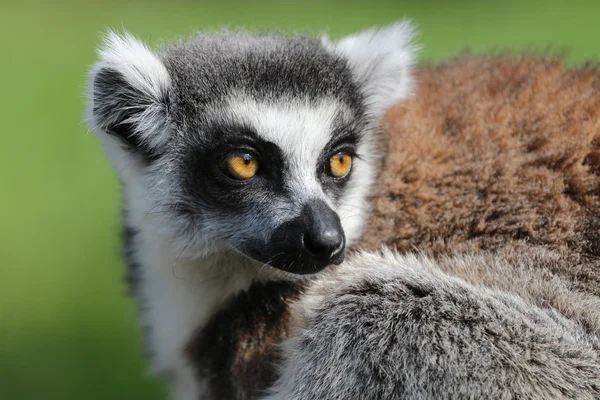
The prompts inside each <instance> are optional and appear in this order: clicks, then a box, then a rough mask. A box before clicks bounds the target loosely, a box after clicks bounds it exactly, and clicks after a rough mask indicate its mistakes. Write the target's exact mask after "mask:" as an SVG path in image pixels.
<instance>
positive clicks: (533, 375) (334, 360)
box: [268, 253, 600, 400]
mask: <svg viewBox="0 0 600 400" xmlns="http://www.w3.org/2000/svg"><path fill="white" fill-rule="evenodd" d="M442 263H443V264H444V266H445V268H446V269H448V270H450V271H452V270H454V269H462V268H464V267H465V266H468V267H469V268H482V266H483V268H487V267H490V266H492V268H493V269H494V270H496V271H504V272H505V273H510V272H511V271H513V270H514V269H515V267H514V266H513V265H512V264H511V263H510V262H507V261H506V260H505V259H504V258H502V257H500V258H499V259H494V258H486V257H467V258H463V257H460V256H457V257H452V258H444V260H443V261H442ZM523 263H524V264H522V265H520V266H519V268H528V267H531V266H530V265H527V264H526V262H525V261H524V260H523ZM536 283H537V284H540V285H541V284H542V283H541V282H540V281H537V282H536ZM574 300H575V299H574ZM588 305H590V306H591V305H593V304H591V303H589V304H588ZM548 306H549V305H546V306H545V307H543V308H542V307H538V306H536V305H534V304H532V303H528V302H526V301H524V300H523V299H521V298H519V297H518V296H515V295H513V294H510V293H508V292H505V291H502V290H493V289H489V288H487V287H485V286H474V285H471V284H468V283H466V282H465V281H463V280H462V279H459V278H456V277H453V276H451V275H448V274H445V273H443V272H441V271H440V270H439V265H438V264H437V263H436V262H434V261H432V260H431V259H429V258H427V257H422V256H414V255H408V256H403V257H402V256H394V255H392V254H391V253H385V254H383V255H379V254H370V253H366V254H362V255H359V256H355V257H354V258H353V259H352V260H351V261H349V262H347V263H345V264H344V265H343V267H341V268H336V270H335V271H333V272H326V273H324V274H323V276H321V277H320V278H318V279H317V280H316V281H315V282H313V284H312V285H311V286H310V287H309V289H308V290H307V292H306V293H305V294H304V295H303V296H302V297H301V300H300V301H299V302H298V303H297V304H296V310H297V313H298V317H297V319H298V322H297V324H298V328H297V329H298V331H297V332H296V334H295V335H294V336H293V338H292V339H290V340H288V341H287V342H286V343H285V345H284V354H285V359H286V362H285V363H284V365H285V367H284V369H283V371H282V376H281V379H280V382H279V384H278V385H277V386H276V387H275V388H274V389H273V391H274V393H275V394H274V395H273V396H271V397H268V399H269V400H276V399H277V400H279V399H282V400H283V399H288V400H296V399H298V400H300V399H340V400H341V399H373V400H376V399H431V398H454V399H459V398H474V399H479V398H490V399H512V398H519V399H558V398H570V399H590V400H592V399H596V398H598V396H600V351H599V346H600V340H599V338H598V336H597V335H596V334H594V333H590V332H588V331H586V329H585V328H584V327H582V326H581V325H580V324H578V323H577V322H576V321H573V320H569V319H567V318H565V317H564V316H563V315H561V314H560V313H559V312H557V311H556V310H555V309H553V308H551V307H548ZM595 306H596V309H595V310H593V312H594V313H595V316H594V322H595V323H596V324H597V323H598V322H599V321H600V311H599V309H598V308H597V307H598V306H600V301H598V299H596V301H595ZM589 311H592V310H589Z"/></svg>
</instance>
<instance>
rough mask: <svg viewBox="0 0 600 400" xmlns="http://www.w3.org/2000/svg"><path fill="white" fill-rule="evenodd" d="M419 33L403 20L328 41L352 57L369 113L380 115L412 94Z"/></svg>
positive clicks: (342, 53) (350, 62) (357, 79)
mask: <svg viewBox="0 0 600 400" xmlns="http://www.w3.org/2000/svg"><path fill="white" fill-rule="evenodd" d="M415 36H416V31H415V28H414V27H413V25H412V23H410V22H409V21H400V22H397V23H395V24H393V25H390V26H388V27H385V28H382V29H375V28H372V29H368V30H366V31H363V32H359V33H356V34H353V35H350V36H347V37H345V38H343V39H341V40H339V41H338V42H336V43H333V44H327V43H326V42H324V44H325V45H326V46H327V47H329V48H330V49H331V50H333V51H334V52H335V53H337V54H339V55H341V56H342V57H344V58H346V59H347V60H348V62H349V64H350V67H351V68H352V71H353V74H354V78H355V79H356V81H357V82H358V83H359V84H360V85H361V86H362V91H363V94H364V95H365V97H366V100H367V105H368V109H369V112H370V113H371V114H372V115H374V116H376V117H379V116H380V115H381V114H382V113H383V112H384V111H385V110H386V109H387V108H388V107H390V106H392V105H394V104H396V103H397V102H398V101H400V100H402V99H404V98H406V97H407V96H408V95H409V94H410V91H411V89H412V84H413V82H412V76H411V72H412V68H413V65H414V64H415V61H416V53H417V51H418V47H417V46H415V45H414V44H413V40H414V38H415Z"/></svg>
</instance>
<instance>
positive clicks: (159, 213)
mask: <svg viewBox="0 0 600 400" xmlns="http://www.w3.org/2000/svg"><path fill="white" fill-rule="evenodd" d="M413 36H414V31H413V28H412V27H411V25H410V23H408V22H399V23H396V24H394V25H391V26H389V27H387V28H384V29H381V30H375V29H371V30H367V31H364V32H360V33H357V34H354V35H350V36H348V37H345V38H343V39H341V40H339V41H331V40H329V39H328V38H326V37H322V38H318V39H317V38H310V37H304V36H284V35H278V34H251V33H245V32H219V33H207V34H199V35H197V36H194V37H192V38H190V39H189V40H184V41H181V42H176V43H172V44H168V45H164V46H162V47H161V48H160V49H159V50H156V51H153V50H151V49H150V48H148V47H147V46H146V45H145V44H143V43H142V42H140V41H139V40H138V39H136V38H134V37H133V36H131V35H129V34H123V35H118V34H116V33H112V32H110V33H108V34H107V35H106V37H105V40H104V43H103V45H102V46H101V47H100V49H99V50H98V55H99V61H98V62H97V63H96V64H95V65H94V67H93V69H92V71H91V74H90V79H89V86H88V96H89V102H88V106H87V120H88V124H89V127H90V128H91V129H92V130H93V131H94V132H95V133H96V134H97V136H98V137H99V138H100V139H101V141H102V142H103V144H104V146H105V148H106V153H107V154H108V156H109V158H110V159H111V161H112V163H113V165H114V168H115V169H116V171H117V173H118V176H119V179H120V181H121V183H122V187H123V219H124V226H125V235H124V249H125V255H126V259H127V264H128V273H127V277H128V282H129V284H130V289H131V292H132V293H133V294H134V295H135V297H136V298H137V300H138V302H139V311H140V314H141V320H142V323H143V325H144V326H145V327H146V328H147V337H146V344H147V349H148V351H149V353H150V355H151V358H152V362H153V366H154V368H155V370H156V371H157V372H159V373H162V374H164V375H166V376H168V377H169V378H170V379H171V380H172V388H173V389H172V390H173V398H176V399H198V398H203V397H202V396H205V395H206V391H207V388H206V386H207V385H206V382H205V381H203V380H202V379H197V377H196V373H195V371H193V370H192V368H191V367H190V365H189V364H188V363H187V362H186V359H185V357H184V355H183V353H184V352H185V351H186V348H187V346H188V343H189V341H190V340H191V338H192V337H193V335H194V332H196V331H198V330H199V329H201V328H202V327H203V326H204V324H205V323H206V321H207V320H208V319H209V318H211V317H212V316H213V315H214V313H215V311H216V310H217V309H218V308H219V307H220V306H222V305H223V304H224V303H225V302H226V301H227V300H228V299H230V298H231V297H232V296H234V295H235V294H237V293H239V292H241V291H243V290H245V289H247V288H249V287H250V285H251V284H252V283H255V282H261V281H264V282H270V281H289V280H298V279H305V277H304V278H303V276H306V275H310V274H314V273H316V272H319V271H321V270H322V269H324V268H326V267H327V266H329V265H333V264H339V263H340V262H341V261H342V260H343V258H344V253H345V249H346V248H347V247H348V246H349V245H351V244H352V242H353V241H354V240H355V239H357V238H358V237H359V235H360V232H361V226H362V224H363V221H364V220H365V217H366V213H367V208H368V203H367V202H366V197H367V196H368V195H369V194H370V191H371V184H372V181H373V177H374V169H375V163H376V162H377V159H378V157H379V149H378V147H377V144H376V143H377V141H376V136H377V129H376V128H377V124H378V121H379V120H380V118H381V116H382V114H383V112H384V111H385V110H386V108H388V107H389V106H391V105H393V104H395V103H397V102H398V101H400V100H402V99H403V98H405V97H406V96H408V95H409V94H410V91H411V86H412V82H411V67H412V65H413V62H414V60H415V47H414V46H413V45H412V44H411V41H412V39H413Z"/></svg>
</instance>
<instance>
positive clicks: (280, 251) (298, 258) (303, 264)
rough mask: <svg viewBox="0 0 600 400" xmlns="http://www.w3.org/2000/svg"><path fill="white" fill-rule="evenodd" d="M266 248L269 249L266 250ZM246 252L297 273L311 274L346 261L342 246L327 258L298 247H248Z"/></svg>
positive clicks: (259, 260) (282, 269) (271, 264)
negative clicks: (259, 248) (260, 248)
mask: <svg viewBox="0 0 600 400" xmlns="http://www.w3.org/2000/svg"><path fill="white" fill-rule="evenodd" d="M265 250H268V251H266V252H265ZM244 254H246V255H247V256H249V257H250V258H252V259H254V260H256V261H258V262H260V263H263V264H267V265H270V266H271V267H274V268H277V269H279V270H281V271H284V272H289V273H292V274H297V275H309V274H315V273H317V272H320V271H322V270H323V269H325V268H327V267H328V266H331V265H338V264H340V263H341V262H342V261H344V255H345V249H344V246H343V245H342V246H340V247H339V248H338V249H336V251H335V252H334V253H332V255H331V257H327V258H325V259H323V258H319V257H318V256H316V255H315V254H311V253H309V252H307V251H299V250H298V249H297V248H292V247H289V246H281V247H278V248H275V247H273V248H269V249H263V250H258V249H256V248H254V249H248V250H247V251H244Z"/></svg>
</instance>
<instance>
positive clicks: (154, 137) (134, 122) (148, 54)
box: [87, 31, 171, 152]
mask: <svg viewBox="0 0 600 400" xmlns="http://www.w3.org/2000/svg"><path fill="white" fill-rule="evenodd" d="M98 56H99V58H100V60H99V61H98V62H97V63H96V64H95V65H94V67H93V68H92V71H91V72H90V80H89V87H88V98H89V102H88V110H87V117H88V123H89V125H90V128H91V129H93V130H95V131H96V132H98V133H107V134H109V135H112V136H115V137H118V138H119V139H120V140H122V141H124V142H125V143H126V144H128V145H130V146H132V147H135V148H136V150H143V151H145V152H146V151H151V150H152V151H153V150H154V149H156V148H157V147H160V146H161V145H162V144H164V142H165V140H166V138H167V132H166V126H167V101H168V94H169V88H170V85H171V79H170V76H169V73H168V71H167V69H166V68H165V66H164V64H163V63H162V62H161V60H160V59H159V58H158V56H157V55H156V54H155V53H154V52H152V51H151V50H150V49H149V48H148V47H147V46H146V45H145V44H144V43H142V42H141V41H140V40H138V39H137V38H135V37H134V36H132V35H131V34H129V33H124V34H123V35H118V34H116V33H115V32H112V31H109V32H108V33H107V34H106V35H105V37H104V40H103V45H102V46H101V47H100V48H99V49H98ZM140 146H141V147H142V148H139V147H140Z"/></svg>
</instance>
